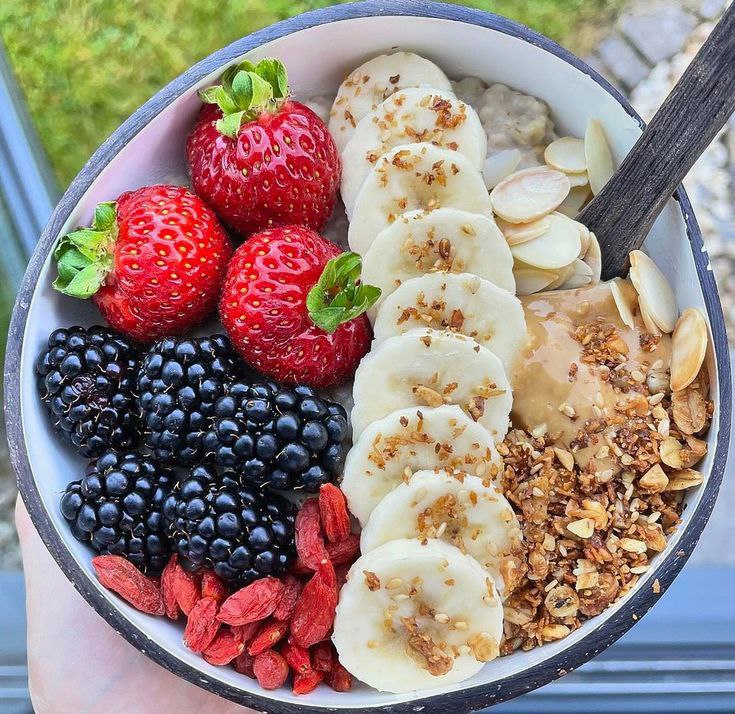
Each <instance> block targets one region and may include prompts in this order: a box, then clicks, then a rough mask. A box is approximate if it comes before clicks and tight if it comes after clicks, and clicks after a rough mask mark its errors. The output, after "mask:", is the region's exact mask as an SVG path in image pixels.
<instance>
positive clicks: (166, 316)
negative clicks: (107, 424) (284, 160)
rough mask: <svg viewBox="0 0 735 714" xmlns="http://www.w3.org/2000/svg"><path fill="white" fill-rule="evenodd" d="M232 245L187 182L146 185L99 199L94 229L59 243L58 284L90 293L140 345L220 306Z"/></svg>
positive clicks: (111, 320)
mask: <svg viewBox="0 0 735 714" xmlns="http://www.w3.org/2000/svg"><path fill="white" fill-rule="evenodd" d="M231 255H232V245H231V244H230V240H229V238H228V237H227V234H226V233H225V231H224V229H223V228H222V226H221V225H220V223H219V221H218V220H217V217H216V216H215V215H214V213H213V212H212V211H211V210H210V209H209V208H208V207H207V206H206V205H205V204H204V202H203V201H202V200H201V199H200V198H199V197H198V196H195V195H194V194H193V193H192V192H191V191H189V190H188V189H186V188H184V187H183V186H144V187H143V188H139V189H137V190H135V191H129V192H127V193H123V194H122V195H121V196H120V197H119V198H118V199H117V201H116V202H111V203H101V204H99V205H98V206H97V208H96V209H95V213H94V221H93V223H92V226H91V228H79V229H78V230H76V231H74V232H73V233H69V234H68V235H66V236H64V237H63V238H62V239H61V240H60V241H59V244H58V245H57V247H56V251H55V253H54V256H55V258H56V260H57V261H58V271H59V275H58V278H57V279H56V281H55V282H54V287H55V288H56V289H57V290H59V291H61V292H62V293H64V294H65V295H71V296H72V297H78V298H90V297H91V298H92V300H93V302H94V303H95V304H96V305H97V307H98V308H99V310H100V312H101V313H102V315H103V317H104V318H105V320H107V322H108V323H109V324H110V325H112V327H114V328H115V329H117V330H119V331H120V332H122V333H124V334H126V335H129V336H130V337H132V338H133V339H134V340H137V341H138V342H150V341H152V340H155V339H158V338H160V337H164V336H167V335H177V334H180V333H182V332H185V331H187V330H189V329H191V328H192V327H193V326H194V325H196V324H197V323H199V322H201V321H202V320H204V319H205V318H206V317H207V316H208V315H209V314H210V313H211V312H212V311H213V310H214V308H215V307H216V305H217V298H218V297H219V291H220V286H221V285H222V280H223V278H224V275H225V268H226V267H227V261H228V260H229V258H230V256H231Z"/></svg>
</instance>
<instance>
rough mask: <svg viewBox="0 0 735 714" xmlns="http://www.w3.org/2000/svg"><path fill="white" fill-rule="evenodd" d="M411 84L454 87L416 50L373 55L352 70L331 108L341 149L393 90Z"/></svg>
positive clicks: (331, 124) (333, 129)
mask: <svg viewBox="0 0 735 714" xmlns="http://www.w3.org/2000/svg"><path fill="white" fill-rule="evenodd" d="M408 87H433V88H435V89H440V90H442V91H444V92H451V91H452V84H451V82H450V81H449V79H447V76H446V75H445V74H444V72H442V71H441V70H440V69H439V67H437V66H436V65H435V64H434V63H433V62H431V61H429V60H427V59H425V58H424V57H420V56H419V55H416V54H414V53H413V52H395V53H393V54H390V55H379V56H378V57H373V58H372V59H370V60H368V61H367V62H365V63H364V64H361V65H360V66H359V67H358V68H357V69H355V70H353V71H352V72H350V74H349V75H348V77H347V79H345V81H344V82H342V84H341V85H340V88H339V90H338V91H337V97H336V99H335V100H334V104H333V105H332V110H331V111H330V112H329V131H330V132H331V134H332V136H333V137H334V141H335V142H336V144H337V147H338V148H339V150H340V151H342V149H344V147H345V145H346V144H347V142H348V141H349V140H350V139H351V138H352V133H353V132H354V130H355V127H356V126H357V124H358V122H359V121H360V120H361V119H362V118H363V117H364V116H365V115H366V114H368V113H369V112H371V111H373V110H374V109H375V108H376V107H377V106H378V104H380V103H381V102H383V101H385V100H386V99H388V97H390V96H391V94H393V93H394V92H398V91H399V90H401V89H406V88H408Z"/></svg>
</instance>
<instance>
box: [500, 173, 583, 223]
mask: <svg viewBox="0 0 735 714" xmlns="http://www.w3.org/2000/svg"><path fill="white" fill-rule="evenodd" d="M570 188H571V186H570V184H569V179H568V178H567V176H566V175H565V174H563V173H562V172H561V171H555V170H554V169H550V168H548V167H546V166H534V167H532V168H530V169H523V170H522V171H516V172H515V173H513V174H511V175H510V176H508V177H507V178H505V179H503V180H502V181H501V182H500V183H499V184H498V185H497V186H495V188H494V189H493V190H492V191H491V192H490V201H491V203H492V206H493V211H494V212H495V213H497V214H498V215H499V216H500V217H501V218H504V219H505V220H506V221H508V222H509V223H529V222H530V221H535V220H536V219H537V218H541V217H542V216H545V215H546V214H547V213H551V211H553V210H554V209H555V208H556V207H557V206H558V205H559V204H560V203H561V202H562V201H563V200H564V199H565V198H566V197H567V195H568V194H569V190H570Z"/></svg>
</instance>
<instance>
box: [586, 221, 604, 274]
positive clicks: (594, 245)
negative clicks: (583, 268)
mask: <svg viewBox="0 0 735 714" xmlns="http://www.w3.org/2000/svg"><path fill="white" fill-rule="evenodd" d="M584 262H585V263H587V265H589V266H590V268H592V282H593V283H599V282H600V276H601V275H602V251H601V250H600V244H599V243H598V242H597V236H596V235H595V234H594V233H593V232H592V231H590V247H589V248H588V249H587V252H586V253H585V255H584Z"/></svg>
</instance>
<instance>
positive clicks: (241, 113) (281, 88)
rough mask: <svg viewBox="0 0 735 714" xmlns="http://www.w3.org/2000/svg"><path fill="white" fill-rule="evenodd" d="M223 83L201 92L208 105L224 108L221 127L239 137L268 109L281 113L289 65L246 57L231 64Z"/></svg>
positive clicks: (285, 96)
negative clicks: (253, 61)
mask: <svg viewBox="0 0 735 714" xmlns="http://www.w3.org/2000/svg"><path fill="white" fill-rule="evenodd" d="M220 81H221V82H222V83H221V84H219V85H215V86H213V87H207V88H206V89H202V90H200V91H199V98H200V99H201V101H202V102H204V103H205V104H216V105H217V106H218V107H219V108H220V109H221V110H222V118H221V119H219V120H218V121H217V124H216V126H217V130H218V131H219V132H220V133H221V134H224V135H225V136H229V137H231V138H235V137H236V136H237V132H238V131H239V129H240V127H241V126H242V125H243V124H246V123H248V122H251V121H253V120H254V119H257V118H258V116H260V115H261V114H262V113H264V112H277V111H278V110H279V109H280V107H281V105H282V104H283V103H284V102H285V101H286V100H287V99H288V95H289V88H288V77H287V74H286V68H285V66H284V64H283V62H281V61H280V60H278V59H274V58H271V57H269V58H265V59H262V60H260V61H259V62H258V63H257V64H253V63H252V62H250V61H248V60H244V61H242V62H240V63H239V64H237V65H233V66H232V67H228V68H227V69H226V70H225V72H224V73H223V74H222V78H221V80H220Z"/></svg>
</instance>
